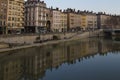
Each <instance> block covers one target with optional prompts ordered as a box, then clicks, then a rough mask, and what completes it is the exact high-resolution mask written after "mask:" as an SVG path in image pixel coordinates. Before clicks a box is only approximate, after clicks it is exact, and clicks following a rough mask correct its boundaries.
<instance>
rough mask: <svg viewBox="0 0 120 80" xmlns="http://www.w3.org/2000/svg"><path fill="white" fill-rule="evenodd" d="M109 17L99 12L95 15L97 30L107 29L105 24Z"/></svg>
mask: <svg viewBox="0 0 120 80" xmlns="http://www.w3.org/2000/svg"><path fill="white" fill-rule="evenodd" d="M110 17H111V16H110V15H107V14H105V13H102V12H99V13H98V14H97V22H98V25H97V26H98V28H99V29H103V28H107V27H108V26H107V23H106V21H107V20H108V19H109V18H110Z"/></svg>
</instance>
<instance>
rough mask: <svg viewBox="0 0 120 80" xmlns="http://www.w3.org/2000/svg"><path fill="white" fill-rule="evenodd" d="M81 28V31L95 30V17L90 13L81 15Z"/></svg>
mask: <svg viewBox="0 0 120 80" xmlns="http://www.w3.org/2000/svg"><path fill="white" fill-rule="evenodd" d="M81 27H82V29H83V30H89V29H96V28H97V15H96V14H95V13H92V12H82V13H81Z"/></svg>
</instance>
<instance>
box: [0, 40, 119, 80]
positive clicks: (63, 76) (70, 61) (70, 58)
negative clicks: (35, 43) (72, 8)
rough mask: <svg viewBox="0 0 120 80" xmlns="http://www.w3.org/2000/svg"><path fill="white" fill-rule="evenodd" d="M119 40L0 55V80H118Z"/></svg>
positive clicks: (79, 43)
mask: <svg viewBox="0 0 120 80" xmlns="http://www.w3.org/2000/svg"><path fill="white" fill-rule="evenodd" d="M119 61H120V41H119V39H116V38H113V40H111V39H98V38H91V39H85V40H78V41H70V42H63V43H59V44H53V45H47V46H42V47H34V48H30V49H23V50H17V51H12V52H6V53H1V54H0V80H120V64H119Z"/></svg>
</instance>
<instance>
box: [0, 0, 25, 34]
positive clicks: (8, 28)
mask: <svg viewBox="0 0 120 80" xmlns="http://www.w3.org/2000/svg"><path fill="white" fill-rule="evenodd" d="M23 29H24V0H0V33H1V34H5V33H16V32H17V31H22V30H23Z"/></svg>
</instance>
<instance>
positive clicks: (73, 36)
mask: <svg viewBox="0 0 120 80" xmlns="http://www.w3.org/2000/svg"><path fill="white" fill-rule="evenodd" d="M100 32H101V31H100V30H99V31H95V32H78V33H72V34H71V33H69V34H65V35H63V34H61V40H52V41H46V42H43V43H33V41H35V38H34V39H32V40H31V39H30V38H29V37H28V36H27V38H29V39H28V40H29V41H31V42H30V44H28V45H23V46H17V47H11V48H5V49H0V52H7V51H13V50H18V49H24V48H30V47H36V46H43V45H48V44H56V43H60V42H65V41H70V40H77V39H83V38H88V37H94V36H97V35H98V33H100ZM44 36H45V35H44ZM58 36H60V35H58ZM33 37H34V36H33ZM36 37H37V36H36ZM63 37H66V38H67V39H63ZM9 38H11V37H9ZM12 38H13V39H14V38H15V37H12ZM18 38H19V37H18ZM6 39H7V38H6ZM3 40H4V39H3ZM26 40H27V39H26ZM26 40H25V41H26ZM6 41H7V40H6ZM8 41H9V40H8ZM20 41H21V40H20Z"/></svg>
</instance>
